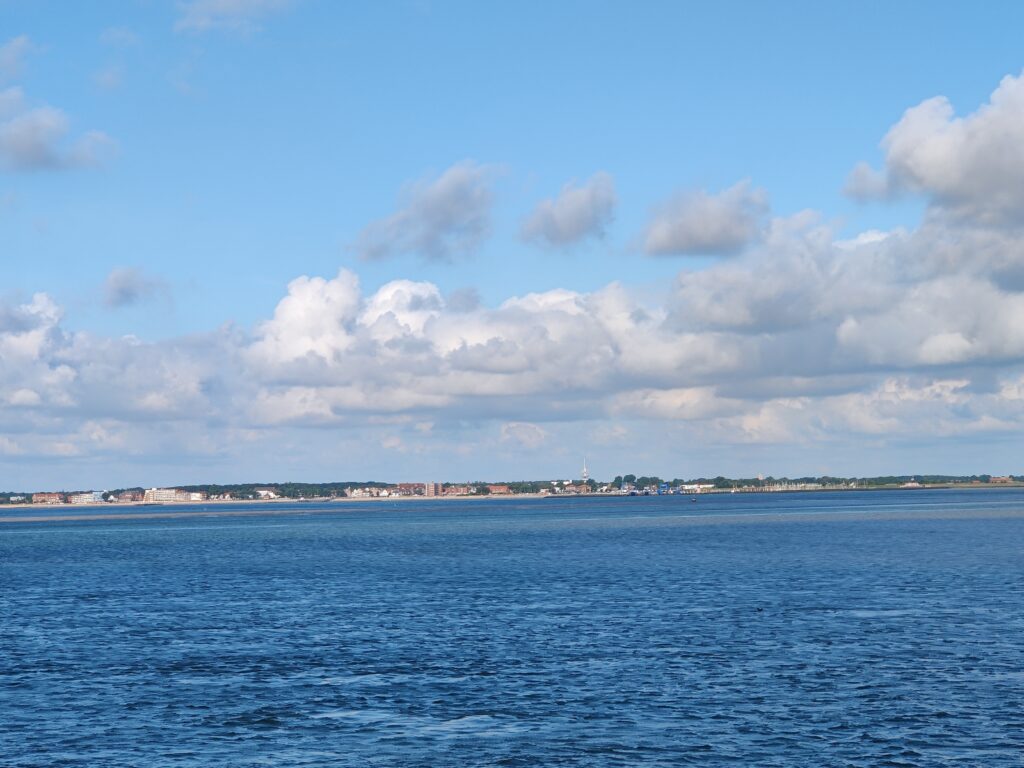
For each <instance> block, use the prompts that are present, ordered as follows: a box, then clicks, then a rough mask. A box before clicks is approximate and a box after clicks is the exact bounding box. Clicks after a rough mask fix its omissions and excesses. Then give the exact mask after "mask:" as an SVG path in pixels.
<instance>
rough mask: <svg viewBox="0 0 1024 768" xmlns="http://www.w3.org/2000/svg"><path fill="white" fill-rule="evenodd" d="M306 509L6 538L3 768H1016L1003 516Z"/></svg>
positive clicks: (551, 507)
mask: <svg viewBox="0 0 1024 768" xmlns="http://www.w3.org/2000/svg"><path fill="white" fill-rule="evenodd" d="M175 509H176V510H177V509H179V508H175ZM197 509H198V507H197ZM236 509H237V508H236V507H232V510H236ZM259 509H260V510H261V511H265V510H266V506H261V507H260V508H259ZM298 509H300V510H306V511H307V512H309V514H282V515H279V516H264V517H230V518H225V517H211V518H194V519H169V520H153V519H145V520H142V519H124V520H103V521H85V520H76V521H50V522H42V523H12V522H7V523H0V620H2V623H0V765H2V766H4V768H15V767H22V766H40V767H42V766H46V767H47V768H50V767H51V766H104V767H107V766H110V767H114V766H204V767H205V766H218V767H219V766H495V765H499V766H500V765H505V766H548V765H551V766H556V765H561V766H575V765H580V766H590V765H594V766H605V765H607V766H636V765H659V766H679V765H700V766H705V765H707V766H833V765H835V766H881V765H888V766H944V765H956V766H1017V767H1018V768H1019V766H1021V765H1022V764H1024V759H1022V749H1024V748H1022V744H1024V493H1020V492H1017V491H971V492H955V491H930V492H891V493H889V492H876V493H842V494H792V495H790V494H786V495H740V494H736V495H724V496H713V497H712V496H706V497H702V498H701V499H700V501H699V502H698V503H697V504H692V503H690V502H689V500H688V498H686V497H667V498H632V499H631V498H624V499H569V500H557V501H556V500H537V501H527V502H522V501H487V502H443V501H442V502H419V503H407V504H401V503H379V504H353V505H333V506H329V507H324V506H313V505H309V506H305V507H299V508H298ZM145 511H147V512H148V511H152V509H151V508H147V509H146V510H145ZM282 511H288V509H287V508H284V509H283V510H282ZM292 511H293V512H294V511H295V510H294V509H293V510H292ZM33 513H35V511H33ZM55 514H59V513H55ZM6 516H8V517H10V516H11V514H10V513H6Z"/></svg>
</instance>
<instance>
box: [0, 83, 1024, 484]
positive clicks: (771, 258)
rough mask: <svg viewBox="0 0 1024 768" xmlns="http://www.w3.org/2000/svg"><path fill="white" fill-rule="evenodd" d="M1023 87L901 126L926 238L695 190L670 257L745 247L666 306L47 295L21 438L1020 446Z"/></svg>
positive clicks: (480, 214)
mask: <svg viewBox="0 0 1024 768" xmlns="http://www.w3.org/2000/svg"><path fill="white" fill-rule="evenodd" d="M1020 82H1021V81H1020V80H1019V79H1015V78H1010V79H1007V80H1004V81H1003V83H1002V84H1000V86H999V88H998V89H997V91H996V93H995V94H993V97H992V100H991V102H990V103H989V104H987V105H985V106H984V107H982V108H981V109H980V110H978V112H976V113H974V114H973V115H970V116H968V117H967V118H963V119H955V118H952V117H951V116H950V114H949V112H948V110H946V109H945V108H944V107H942V104H941V103H940V102H939V101H937V100H931V101H929V102H925V105H922V106H921V107H917V108H914V109H912V110H909V111H908V113H907V114H906V115H904V117H903V118H902V119H901V120H900V122H899V123H897V124H896V125H895V126H893V128H892V129H891V130H890V131H889V133H888V134H887V138H886V146H887V147H889V159H888V160H887V164H886V167H885V169H884V171H883V172H882V173H884V179H885V185H886V186H887V187H894V186H899V187H900V188H901V189H902V190H904V192H906V193H915V194H920V195H923V196H925V198H926V199H927V200H928V211H927V215H926V216H925V217H924V220H923V223H922V224H921V225H920V226H919V227H917V228H916V229H912V230H896V231H891V232H878V231H869V232H865V233H863V234H862V235H860V236H858V237H855V238H853V239H840V238H839V237H838V236H837V233H836V231H835V230H834V229H833V228H832V226H831V225H830V224H828V223H826V222H825V220H824V219H823V217H821V216H820V215H818V214H815V213H813V212H804V213H801V214H798V215H795V216H790V217H776V218H769V217H768V212H767V198H766V196H765V194H764V193H763V192H760V191H759V190H756V189H753V188H752V187H751V186H750V185H749V184H748V183H745V182H744V183H741V184H738V185H736V186H734V187H732V188H730V189H728V190H725V191H724V192H722V193H720V194H717V195H710V194H707V193H694V194H691V195H687V196H683V197H681V198H678V199H677V200H675V201H673V202H672V203H671V204H669V205H668V206H667V207H666V208H665V209H663V210H662V211H660V212H659V213H658V214H657V215H656V216H655V218H654V220H652V222H651V227H650V229H649V230H648V243H647V246H648V249H649V250H650V251H651V252H653V253H683V254H686V253H698V252H700V253H730V254H732V256H733V257H732V258H730V259H724V260H720V261H718V262H715V263H714V264H712V265H711V266H710V267H708V268H706V269H703V270H700V271H686V270H684V271H682V272H680V273H679V274H678V276H677V277H676V279H675V281H674V283H673V284H672V285H671V286H670V287H669V288H668V290H667V291H666V292H665V294H664V295H663V296H658V297H654V296H652V295H650V294H643V293H639V292H637V291H634V290H631V289H630V288H629V287H627V286H625V285H622V284H620V283H611V284H609V285H606V286H605V287H603V288H601V289H599V290H595V291H593V292H579V291H571V290H566V289H554V290H549V291H543V292H537V293H528V294H525V295H519V296H510V297H508V298H507V299H505V300H504V301H502V302H501V303H500V304H497V305H493V306H486V305H483V304H481V303H480V301H479V299H478V298H475V297H474V296H472V295H471V293H466V292H457V293H454V294H451V295H449V296H445V295H444V293H443V292H442V291H441V290H440V288H439V287H438V286H437V285H435V284H433V283H431V282H427V281H412V280H393V281H391V282H388V283H386V284H384V285H382V286H381V287H379V288H378V289H376V290H373V291H366V290H364V289H363V287H362V286H361V284H360V281H359V278H358V276H357V275H356V273H354V272H353V271H350V270H348V269H342V270H340V271H339V272H338V273H337V274H336V275H334V276H315V275H304V276H299V277H297V278H295V279H294V280H292V281H291V282H290V283H289V284H288V286H287V289H286V291H285V293H284V295H282V297H281V298H280V301H279V302H278V303H277V305H276V307H275V309H274V311H273V313H272V314H270V316H269V317H267V318H266V319H265V320H264V321H262V322H259V323H256V324H255V325H254V326H252V327H251V328H235V327H230V326H228V327H225V328H221V329H218V330H216V331H212V332H210V333H208V334H203V335H199V336H193V337H187V338H179V339H169V340H164V341H159V342H144V341H140V340H138V339H135V338H132V337H125V338H108V337H102V336H96V335H93V334H89V333H85V332H82V331H76V330H74V329H71V328H68V327H67V325H66V323H65V321H64V318H63V314H62V310H61V308H60V307H59V306H58V305H57V304H56V303H55V302H54V301H53V299H51V298H50V297H48V296H47V295H45V294H37V295H35V296H33V297H32V298H30V299H26V300H22V301H20V302H8V303H7V304H6V305H2V306H0V360H2V362H3V365H0V430H2V434H3V435H4V437H5V439H4V441H3V442H2V444H0V452H2V453H3V454H4V455H5V456H6V457H7V458H8V460H10V461H27V460H29V459H31V458H32V457H36V458H39V457H64V458H68V459H77V458H82V457H104V456H118V457H122V458H124V457H131V456H140V457H152V456H154V455H173V456H175V457H178V458H177V460H179V461H181V460H188V459H189V458H190V457H191V458H192V459H194V460H196V461H198V460H200V459H202V458H203V457H217V456H231V455H236V454H237V452H239V451H247V450H248V451H254V452H260V451H263V452H265V451H267V450H270V448H269V446H282V445H287V446H288V449H289V451H293V452H294V453H295V455H299V456H305V457H306V458H307V459H310V460H312V457H313V454H314V453H315V454H317V455H319V454H322V453H323V452H324V450H325V449H326V447H327V446H330V447H331V450H334V451H344V450H348V451H349V454H348V455H349V456H350V457H353V458H351V460H352V461H358V460H360V457H362V458H365V457H367V456H371V455H372V456H376V457H378V458H377V460H378V461H382V460H381V459H380V458H379V457H381V456H386V455H388V454H389V452H395V451H401V452H403V455H404V456H406V457H415V456H417V455H418V454H417V451H419V450H422V451H424V452H427V451H429V452H430V453H431V455H437V454H439V453H440V454H441V455H442V456H443V458H444V463H443V466H448V467H456V466H460V464H459V462H462V461H470V457H472V456H473V455H480V454H486V455H492V454H493V455H498V454H499V453H500V452H501V451H506V452H520V454H522V455H525V454H529V453H530V452H531V451H532V452H534V453H536V452H538V451H540V450H542V449H543V450H544V451H558V450H564V448H565V446H566V443H565V440H566V439H567V438H566V437H565V435H567V434H571V435H572V440H573V441H574V445H578V443H577V442H575V441H579V440H593V441H594V442H595V443H598V444H608V443H615V444H621V443H622V441H624V440H629V434H630V428H631V425H636V424H643V425H645V426H644V427H643V429H642V430H641V431H642V434H643V435H644V436H645V440H647V441H650V440H651V439H653V438H652V435H656V434H661V435H669V436H675V437H676V438H678V436H680V435H684V436H685V438H686V440H687V441H689V442H691V443H698V444H700V445H701V446H704V447H706V448H711V447H714V446H718V447H721V446H733V447H737V446H738V447H742V446H765V447H771V448H772V450H775V449H776V448H778V447H780V446H782V447H792V446H804V447H805V448H806V450H807V451H808V454H811V453H813V454H819V453H821V452H822V451H823V450H826V449H828V448H829V447H842V446H850V445H854V446H859V447H861V448H862V447H863V446H864V445H869V444H870V445H879V444H884V443H885V441H899V440H907V439H915V440H920V441H932V442H935V441H942V440H943V439H945V438H950V437H954V438H957V439H958V440H970V439H972V437H973V436H984V437H985V438H986V439H988V440H993V439H996V440H998V439H1010V438H1011V437H1012V436H1014V435H1016V434H1018V433H1019V432H1020V430H1021V428H1022V427H1024V228H1022V227H1020V226H1018V223H1019V216H1020V213H1021V211H1022V205H1021V203H1022V202H1024V198H1020V196H1019V190H1018V189H1016V188H1015V187H1013V185H1012V184H1010V176H1011V174H1010V173H1009V172H1007V173H1003V172H1002V171H1000V172H996V171H992V173H994V174H995V177H994V178H988V173H989V171H988V169H989V164H990V163H991V162H994V161H993V160H992V159H991V158H992V155H991V152H993V151H994V150H992V149H991V145H992V142H995V144H996V145H997V146H998V147H1000V148H1001V149H1000V150H999V151H1000V152H1003V153H1008V154H1007V155H1006V158H1005V160H1004V162H1005V164H1006V165H1007V166H1008V167H1009V168H1011V169H1012V168H1014V167H1015V166H1014V163H1015V162H1016V160H1015V159H1014V156H1013V154H1012V153H1013V151H1016V150H1015V149H1013V148H1011V147H1009V146H1008V145H1006V144H1004V143H1001V142H1003V141H1004V139H1005V135H1007V134H1009V135H1011V136H1015V135H1016V133H1015V132H1016V131H1017V129H1018V124H1017V123H1016V122H1015V121H1014V120H1013V119H1011V116H1013V115H1015V114H1016V112H1015V111H1014V110H1015V109H1017V99H1018V98H1019V95H1020ZM915 110H921V111H915ZM908 136H913V137H914V141H910V139H909V138H908ZM929 147H931V149H930V150H929V149H928V148H929ZM926 150H927V151H926ZM997 154H998V153H997ZM593 182H594V180H591V182H588V183H587V184H585V185H582V186H579V187H575V186H570V187H567V188H566V190H563V194H562V195H561V196H560V197H559V198H557V199H555V200H552V201H548V202H549V206H548V207H547V208H545V209H544V210H545V211H546V213H545V214H544V215H543V216H542V217H541V220H543V222H544V226H542V227H541V230H545V231H547V228H548V225H550V224H552V222H555V224H554V225H552V228H551V230H550V231H551V232H554V233H562V234H564V233H573V232H576V233H582V232H585V231H588V227H587V226H582V225H580V226H577V225H576V222H578V221H580V220H586V216H584V217H582V219H581V218H580V217H577V216H575V215H569V213H566V212H567V211H568V212H570V213H572V212H575V211H577V209H585V210H586V209H588V208H587V206H586V205H578V204H577V203H578V200H579V199H583V200H586V199H590V198H589V196H588V195H589V193H588V194H583V193H582V191H583V190H584V189H590V190H591V192H592V191H593V187H594V186H595V185H594V183H593ZM600 183H602V182H600V180H599V181H598V183H597V186H600ZM567 192H568V194H567ZM569 200H572V201H573V202H572V203H571V204H570V203H568V202H565V201H569ZM490 203H491V201H490V191H489V188H488V186H487V170H486V169H485V168H483V167H482V166H478V165H475V164H472V163H461V164H458V165H456V166H453V167H452V168H450V169H448V170H447V171H445V172H444V173H443V174H441V175H440V176H438V177H437V178H435V179H432V180H426V181H423V182H419V183H417V184H415V185H413V186H412V187H410V189H409V190H407V194H406V199H405V202H404V204H403V206H402V207H401V208H400V209H399V210H398V211H397V212H396V213H395V214H393V215H392V216H389V217H388V218H386V219H383V220H381V221H380V222H377V223H376V224H375V225H373V226H372V227H371V228H370V229H369V230H368V234H367V233H364V235H365V240H366V242H365V243H364V246H363V247H364V249H365V250H366V252H368V253H370V254H371V255H377V256H382V255H389V254H391V253H397V252H400V251H402V252H404V251H413V252H417V253H423V254H424V255H433V257H435V258H439V257H448V256H451V255H453V254H456V253H460V252H462V251H463V249H464V248H465V247H466V246H467V244H469V243H477V242H478V240H479V238H480V237H482V235H483V233H484V232H486V230H487V228H488V226H489V210H490ZM548 214H550V216H549V215H548ZM566 222H569V223H570V224H571V226H570V225H569V224H567V223H566ZM538 226H540V225H538ZM549 234H550V233H549ZM136 277H138V276H133V275H131V274H119V275H117V276H115V275H112V276H111V278H110V280H109V281H108V282H109V283H110V285H108V290H109V291H110V296H111V297H113V298H112V303H114V304H117V303H119V302H128V301H131V300H133V299H134V298H137V297H138V296H139V294H140V290H139V289H138V286H137V284H136V283H137V280H136V279H135V278H136ZM142 293H144V291H142ZM295 435H304V436H305V437H303V438H301V439H298V438H295ZM289 436H290V437H289ZM667 439H668V438H666V440H667ZM288 440H291V441H292V442H290V443H289V442H288ZM246 446H250V447H248V448H247V447H246ZM253 446H256V447H253ZM346 446H347V447H346ZM275 450H277V451H278V453H287V452H286V451H283V449H280V448H275ZM304 451H305V453H304ZM574 455H577V454H576V453H575V451H574ZM181 457H185V458H184V459H182V458H181ZM204 460H205V459H204ZM410 460H411V459H410ZM576 462H577V459H573V461H572V465H573V466H575V465H576ZM438 466H442V464H438Z"/></svg>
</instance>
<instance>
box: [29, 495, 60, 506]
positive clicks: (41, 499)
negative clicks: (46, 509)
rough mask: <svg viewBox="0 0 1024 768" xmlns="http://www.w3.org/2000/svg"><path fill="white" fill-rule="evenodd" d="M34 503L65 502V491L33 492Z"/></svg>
mask: <svg viewBox="0 0 1024 768" xmlns="http://www.w3.org/2000/svg"><path fill="white" fill-rule="evenodd" d="M32 503H33V504H63V503H64V494H63V493H33V494H32Z"/></svg>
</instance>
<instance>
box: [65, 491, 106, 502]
mask: <svg viewBox="0 0 1024 768" xmlns="http://www.w3.org/2000/svg"><path fill="white" fill-rule="evenodd" d="M102 502H103V491H85V492H84V493H71V494H68V504H100V503H102Z"/></svg>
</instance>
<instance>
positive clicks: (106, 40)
mask: <svg viewBox="0 0 1024 768" xmlns="http://www.w3.org/2000/svg"><path fill="white" fill-rule="evenodd" d="M100 42H101V43H103V45H109V46H111V47H113V48H132V47H134V46H136V45H138V44H139V43H140V42H141V40H140V38H139V36H138V35H137V34H136V33H135V32H134V31H132V30H131V29H129V28H128V27H107V28H106V29H104V30H103V32H101V33H100Z"/></svg>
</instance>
